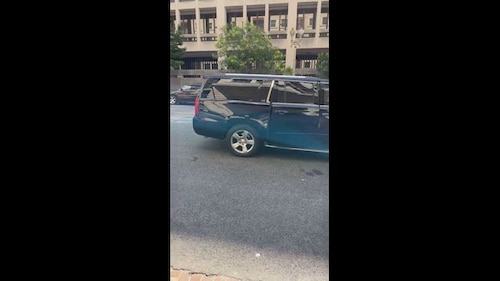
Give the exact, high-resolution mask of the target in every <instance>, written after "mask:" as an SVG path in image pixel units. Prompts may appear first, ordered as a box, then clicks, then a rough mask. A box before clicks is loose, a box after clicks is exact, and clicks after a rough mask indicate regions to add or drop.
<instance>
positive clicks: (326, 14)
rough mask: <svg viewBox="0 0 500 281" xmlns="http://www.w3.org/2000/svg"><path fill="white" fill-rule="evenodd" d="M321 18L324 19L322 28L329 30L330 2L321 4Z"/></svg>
mask: <svg viewBox="0 0 500 281" xmlns="http://www.w3.org/2000/svg"><path fill="white" fill-rule="evenodd" d="M320 17H321V18H322V21H321V28H322V29H328V26H329V25H330V24H329V22H328V20H329V18H330V11H329V10H328V2H322V3H321V15H320Z"/></svg>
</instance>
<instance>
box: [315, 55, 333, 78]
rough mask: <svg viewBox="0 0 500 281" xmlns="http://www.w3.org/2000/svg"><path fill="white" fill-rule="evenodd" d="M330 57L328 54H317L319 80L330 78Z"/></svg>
mask: <svg viewBox="0 0 500 281" xmlns="http://www.w3.org/2000/svg"><path fill="white" fill-rule="evenodd" d="M329 66H330V55H329V53H320V54H318V65H317V67H316V68H317V69H318V77H319V78H329V76H330V70H329Z"/></svg>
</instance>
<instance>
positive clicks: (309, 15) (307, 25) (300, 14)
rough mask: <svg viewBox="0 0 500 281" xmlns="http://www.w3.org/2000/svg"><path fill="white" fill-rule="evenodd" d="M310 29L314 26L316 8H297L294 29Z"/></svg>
mask: <svg viewBox="0 0 500 281" xmlns="http://www.w3.org/2000/svg"><path fill="white" fill-rule="evenodd" d="M302 28H303V29H305V30H311V29H315V28H316V9H299V10H298V11H297V26H296V29H297V30H299V29H302Z"/></svg>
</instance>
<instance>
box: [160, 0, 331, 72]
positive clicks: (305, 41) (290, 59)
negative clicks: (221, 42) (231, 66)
mask: <svg viewBox="0 0 500 281" xmlns="http://www.w3.org/2000/svg"><path fill="white" fill-rule="evenodd" d="M328 8H329V1H322V0H170V23H171V25H173V24H175V26H180V27H181V31H182V33H183V37H184V44H183V47H185V48H186V53H185V55H184V65H183V66H182V67H181V70H175V71H171V78H174V77H177V78H199V77H202V76H203V75H209V74H211V73H214V72H218V71H219V63H218V62H217V59H215V58H213V55H214V54H217V48H216V47H215V43H216V40H217V36H218V35H219V33H220V31H221V28H222V27H223V26H224V25H225V24H227V23H230V22H234V23H235V24H236V25H238V26H242V25H243V24H244V23H245V22H247V21H248V22H252V23H253V24H255V25H256V26H257V27H259V28H260V29H262V30H264V32H265V33H266V34H267V35H269V36H270V37H271V40H272V43H273V45H274V46H276V47H278V48H279V49H280V51H281V52H282V53H283V54H285V56H286V65H287V66H292V65H295V73H296V74H297V75H306V76H309V75H311V76H313V75H315V74H316V62H317V55H318V53H321V52H328V51H329V21H330V15H329V9H328ZM292 28H293V29H294V31H295V33H296V35H295V36H293V37H295V40H297V37H298V36H299V35H298V34H299V33H301V34H303V35H302V38H301V39H300V41H299V44H300V45H299V46H297V44H293V43H292V40H293V39H294V38H292V36H291V35H290V32H291V30H292ZM298 31H300V32H298ZM292 32H293V31H292Z"/></svg>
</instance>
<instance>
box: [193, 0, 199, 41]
mask: <svg viewBox="0 0 500 281" xmlns="http://www.w3.org/2000/svg"><path fill="white" fill-rule="evenodd" d="M194 11H195V15H196V24H195V26H196V32H195V34H196V43H197V44H196V45H198V47H200V46H201V28H200V27H201V19H200V18H201V17H200V8H198V1H196V2H195V6H194Z"/></svg>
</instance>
